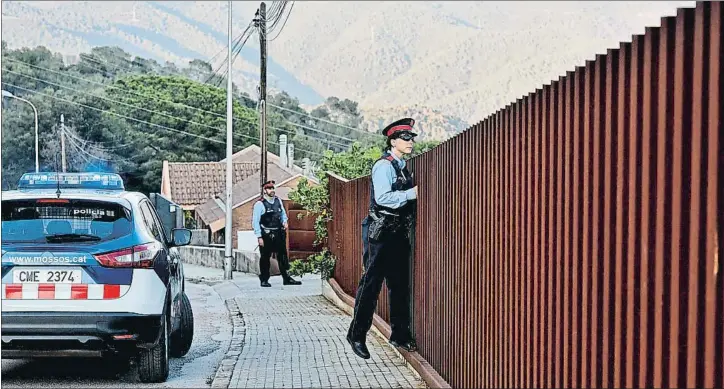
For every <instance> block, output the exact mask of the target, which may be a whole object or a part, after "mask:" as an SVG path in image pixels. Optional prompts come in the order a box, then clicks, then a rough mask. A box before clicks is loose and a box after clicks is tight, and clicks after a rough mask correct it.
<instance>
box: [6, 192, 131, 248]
mask: <svg viewBox="0 0 724 389" xmlns="http://www.w3.org/2000/svg"><path fill="white" fill-rule="evenodd" d="M131 229H132V224H131V212H130V210H128V209H126V208H125V207H123V206H122V205H120V204H116V203H111V202H104V201H89V200H68V199H32V200H6V201H3V202H2V238H3V242H8V243H10V242H38V243H39V242H60V240H58V239H61V237H62V240H63V241H73V242H81V241H88V242H98V241H108V240H111V239H116V238H120V237H122V236H126V235H128V234H130V233H131Z"/></svg>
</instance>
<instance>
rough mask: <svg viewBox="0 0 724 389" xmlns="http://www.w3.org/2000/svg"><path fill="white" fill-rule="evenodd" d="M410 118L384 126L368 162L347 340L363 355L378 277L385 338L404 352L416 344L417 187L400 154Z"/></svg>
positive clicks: (409, 135)
mask: <svg viewBox="0 0 724 389" xmlns="http://www.w3.org/2000/svg"><path fill="white" fill-rule="evenodd" d="M414 124H415V121H414V120H413V119H410V118H406V119H401V120H398V121H396V122H394V123H392V124H390V125H389V126H387V127H386V128H385V129H384V130H382V134H383V135H385V136H386V137H387V150H386V151H385V153H384V154H383V155H382V157H380V159H379V160H378V161H377V162H375V164H374V166H373V167H372V189H371V191H370V192H371V193H370V209H369V215H368V216H367V217H366V218H365V219H364V220H363V222H362V243H363V247H364V249H363V255H362V261H363V265H364V273H363V274H362V279H361V280H360V282H359V287H358V288H357V296H356V298H355V307H354V318H353V320H352V324H351V325H350V328H349V331H348V332H347V341H348V342H349V343H350V345H351V346H352V350H353V351H354V353H355V354H357V355H358V356H360V357H362V358H365V359H366V358H369V357H370V354H369V351H368V350H367V346H366V343H365V339H366V336H367V332H368V331H369V330H370V327H371V326H372V317H373V315H374V311H375V308H376V306H377V299H378V296H379V293H380V290H381V289H382V282H383V281H386V282H387V288H388V290H389V299H390V323H391V327H392V333H391V335H390V343H391V344H392V345H394V346H396V347H402V348H404V349H406V350H408V351H414V350H416V349H417V346H416V344H415V340H414V339H413V338H412V333H411V331H410V309H409V308H410V274H409V270H410V250H411V247H410V231H411V228H412V223H414V220H415V218H414V217H415V211H416V205H417V186H415V184H414V182H413V178H412V176H411V175H410V173H409V172H408V170H407V168H406V166H405V161H404V160H403V159H402V156H403V155H404V154H410V153H412V148H413V144H414V138H415V137H416V136H417V134H415V133H414V132H413V126H414Z"/></svg>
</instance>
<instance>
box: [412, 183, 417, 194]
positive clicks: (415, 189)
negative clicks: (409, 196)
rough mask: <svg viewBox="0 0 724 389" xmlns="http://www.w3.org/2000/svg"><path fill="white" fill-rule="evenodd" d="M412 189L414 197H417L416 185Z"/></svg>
mask: <svg viewBox="0 0 724 389" xmlns="http://www.w3.org/2000/svg"><path fill="white" fill-rule="evenodd" d="M412 189H414V190H415V197H417V185H415V187H414V188H412Z"/></svg>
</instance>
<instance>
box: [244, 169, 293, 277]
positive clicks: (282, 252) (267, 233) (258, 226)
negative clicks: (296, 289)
mask: <svg viewBox="0 0 724 389" xmlns="http://www.w3.org/2000/svg"><path fill="white" fill-rule="evenodd" d="M274 184H275V182H274V181H273V180H270V181H267V182H265V183H264V185H263V186H262V190H263V195H262V196H261V197H260V198H259V200H257V202H256V203H255V204H254V210H253V212H252V215H251V218H252V221H251V226H252V228H253V229H254V234H255V235H256V237H257V239H258V241H259V253H260V254H261V259H260V260H259V268H260V271H261V274H259V280H260V281H261V286H262V287H270V286H271V284H269V272H270V270H269V268H270V266H271V261H270V258H271V255H272V253H276V254H277V261H278V262H279V271H280V272H281V273H282V279H283V280H284V285H300V284H301V282H300V281H297V280H295V279H293V278H292V277H290V276H289V275H288V274H287V270H289V258H288V257H287V237H286V231H287V229H288V227H289V225H288V218H287V213H286V211H285V210H284V205H283V204H282V201H281V200H280V199H279V197H276V192H275V191H274Z"/></svg>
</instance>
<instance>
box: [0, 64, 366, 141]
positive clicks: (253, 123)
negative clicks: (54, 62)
mask: <svg viewBox="0 0 724 389" xmlns="http://www.w3.org/2000/svg"><path fill="white" fill-rule="evenodd" d="M17 62H21V61H17ZM21 63H24V62H21ZM28 65H29V64H28ZM31 66H33V67H36V68H40V69H43V68H41V67H38V66H34V65H31ZM44 70H48V71H51V72H54V73H58V74H63V73H61V72H56V71H53V70H50V69H44ZM6 71H7V72H8V73H12V74H17V75H19V76H21V77H26V78H29V79H32V80H36V81H40V82H44V83H46V84H48V85H53V86H56V87H59V88H63V89H67V90H71V91H74V92H76V93H80V94H84V95H88V96H91V97H95V98H98V99H102V100H106V101H109V102H112V103H116V104H120V105H125V106H127V107H130V108H133V109H139V110H143V111H146V112H148V113H153V114H159V115H162V116H165V117H168V118H171V119H175V120H180V121H185V122H188V123H190V124H195V125H199V126H202V127H206V128H210V129H214V130H217V129H218V128H216V127H213V126H209V125H206V124H203V123H198V122H195V121H193V120H188V119H184V118H180V117H178V116H173V115H169V114H166V113H164V112H160V111H155V110H150V109H147V108H143V107H139V106H136V105H132V104H128V103H125V102H121V101H117V100H114V99H111V98H108V97H103V96H98V95H94V94H91V93H88V92H83V91H80V90H78V89H75V88H71V87H68V86H64V85H60V84H57V83H54V82H51V81H48V80H44V79H40V78H36V77H32V76H29V75H26V74H22V73H19V72H16V71H13V70H6ZM67 76H68V77H71V78H74V79H78V80H82V81H87V82H91V83H95V84H98V85H101V86H105V87H113V88H114V89H118V90H124V89H122V88H118V87H115V86H111V85H104V84H101V83H97V82H94V81H90V80H86V79H83V78H80V77H74V76H70V75H67ZM124 91H128V92H131V93H134V94H136V95H137V96H140V97H146V96H143V95H141V94H139V93H135V92H132V91H130V90H124ZM169 102H170V103H174V102H171V101H169ZM174 104H180V103H174ZM180 105H182V106H185V105H183V104H180ZM186 107H189V108H194V109H197V110H200V111H203V112H207V113H212V114H215V113H213V112H211V111H205V110H201V109H199V108H195V107H190V106H186ZM280 108H281V109H284V110H287V111H290V112H294V113H298V112H296V111H292V110H289V109H286V108H282V107H280ZM255 113H256V112H255ZM257 114H258V113H257ZM215 115H216V116H219V117H222V115H219V114H215ZM237 119H239V120H243V121H246V122H247V123H249V124H252V125H256V124H257V123H256V122H255V121H252V120H251V119H248V118H245V117H239V118H237ZM320 120H321V119H320ZM284 122H285V123H288V124H290V125H292V126H296V127H300V128H303V129H306V130H309V131H314V132H317V133H321V134H324V135H328V136H334V137H337V138H339V139H343V140H346V141H349V142H355V140H353V139H350V138H347V137H344V136H341V135H337V134H333V133H330V132H326V131H323V130H319V129H316V128H312V127H308V126H305V125H302V124H297V123H294V122H291V121H289V120H285V121H284ZM277 130H278V129H277ZM317 140H318V141H319V142H324V140H322V139H317ZM333 143H336V144H341V143H339V142H333Z"/></svg>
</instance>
